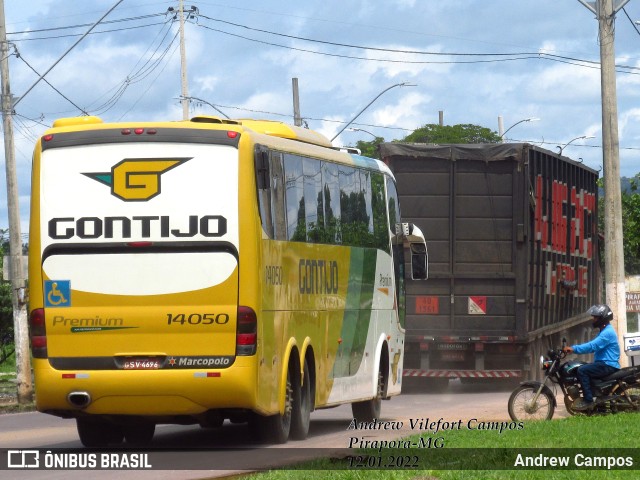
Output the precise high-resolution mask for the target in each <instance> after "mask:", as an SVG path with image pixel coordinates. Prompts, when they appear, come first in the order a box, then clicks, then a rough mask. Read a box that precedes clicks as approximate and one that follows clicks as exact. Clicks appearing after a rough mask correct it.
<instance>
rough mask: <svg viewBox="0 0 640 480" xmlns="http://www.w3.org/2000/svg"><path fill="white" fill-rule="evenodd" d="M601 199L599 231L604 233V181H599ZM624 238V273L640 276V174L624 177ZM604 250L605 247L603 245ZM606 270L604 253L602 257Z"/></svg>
mask: <svg viewBox="0 0 640 480" xmlns="http://www.w3.org/2000/svg"><path fill="white" fill-rule="evenodd" d="M598 186H599V187H600V191H601V193H600V198H599V201H598V203H599V205H598V230H599V231H600V232H604V210H605V209H604V196H603V195H602V186H603V180H602V179H600V180H598ZM621 190H622V196H621V200H622V238H624V242H623V251H624V271H625V274H626V275H640V173H638V174H636V176H635V177H633V178H630V179H629V178H626V177H622V179H621ZM601 248H602V249H604V245H603V244H601ZM600 259H601V263H602V265H601V266H602V268H604V252H601V255H600Z"/></svg>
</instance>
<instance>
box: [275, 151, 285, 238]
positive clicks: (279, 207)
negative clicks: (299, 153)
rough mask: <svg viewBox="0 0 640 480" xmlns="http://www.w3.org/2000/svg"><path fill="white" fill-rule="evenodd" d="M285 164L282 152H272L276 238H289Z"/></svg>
mask: <svg viewBox="0 0 640 480" xmlns="http://www.w3.org/2000/svg"><path fill="white" fill-rule="evenodd" d="M284 187H285V185H284V166H283V161H282V153H280V152H271V216H272V218H273V228H274V237H273V238H275V239H276V240H285V239H286V238H287V215H286V209H285V188H284Z"/></svg>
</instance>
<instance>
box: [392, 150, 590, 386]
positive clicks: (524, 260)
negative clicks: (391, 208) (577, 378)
mask: <svg viewBox="0 0 640 480" xmlns="http://www.w3.org/2000/svg"><path fill="white" fill-rule="evenodd" d="M380 151H381V157H382V159H383V160H384V161H385V162H386V163H387V164H388V165H389V166H390V167H391V170H392V171H393V172H394V174H395V177H396V180H397V185H398V192H399V196H400V202H401V204H402V208H403V210H402V214H403V216H404V217H405V218H407V219H408V221H410V222H413V223H415V224H416V225H417V226H418V227H419V228H420V229H421V230H422V231H423V232H424V235H425V238H426V240H427V245H428V248H429V257H430V261H429V264H430V265H429V270H430V272H429V280H428V281H426V282H424V281H422V282H414V281H411V280H408V281H407V305H406V308H407V317H406V318H407V323H406V326H407V332H406V345H405V367H404V368H405V370H404V375H405V376H422V377H439V378H456V377H458V378H462V379H473V378H510V377H522V376H529V375H532V376H535V375H536V372H537V371H538V370H539V369H538V365H537V358H538V357H539V355H540V354H541V353H545V352H546V350H547V349H548V348H549V346H550V345H559V342H560V341H561V337H562V336H566V337H567V339H568V340H571V341H585V340H587V339H589V338H590V328H589V323H588V318H587V317H586V316H585V314H584V312H585V311H586V310H587V309H588V307H589V306H590V305H592V304H593V303H596V302H597V301H598V299H599V298H600V267H599V260H598V258H599V257H598V252H599V248H598V233H597V218H598V217H597V194H598V191H597V179H598V172H596V171H595V170H592V169H590V168H588V167H586V166H585V165H583V164H582V163H579V162H575V161H573V160H570V159H569V158H567V157H563V156H560V155H557V154H555V153H553V152H550V151H548V150H544V149H541V148H538V147H535V146H533V145H529V144H472V145H426V144H402V143H385V144H382V145H381V146H380ZM532 366H533V368H532V369H531V367H532ZM530 369H531V371H529V370H530Z"/></svg>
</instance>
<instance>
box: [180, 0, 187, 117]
mask: <svg viewBox="0 0 640 480" xmlns="http://www.w3.org/2000/svg"><path fill="white" fill-rule="evenodd" d="M178 8H179V9H180V12H179V18H180V80H181V84H182V101H181V103H182V119H183V120H189V88H188V87H187V54H186V49H185V45H184V5H183V0H180V6H179V7H178Z"/></svg>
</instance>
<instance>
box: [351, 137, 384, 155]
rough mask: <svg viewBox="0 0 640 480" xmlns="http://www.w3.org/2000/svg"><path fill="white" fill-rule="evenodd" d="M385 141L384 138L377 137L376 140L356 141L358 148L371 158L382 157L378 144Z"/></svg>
mask: <svg viewBox="0 0 640 480" xmlns="http://www.w3.org/2000/svg"><path fill="white" fill-rule="evenodd" d="M383 142H384V138H382V137H376V138H375V140H371V141H370V142H363V141H362V140H359V141H358V142H357V143H356V148H357V149H358V150H360V151H361V152H362V155H364V156H365V157H369V158H377V159H378V160H379V159H380V152H378V145H380V144H381V143H383Z"/></svg>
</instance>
